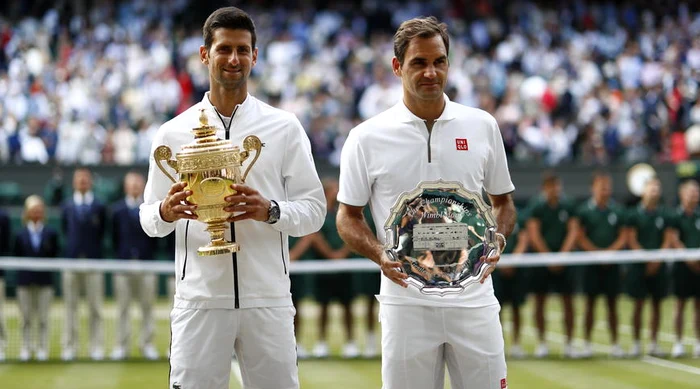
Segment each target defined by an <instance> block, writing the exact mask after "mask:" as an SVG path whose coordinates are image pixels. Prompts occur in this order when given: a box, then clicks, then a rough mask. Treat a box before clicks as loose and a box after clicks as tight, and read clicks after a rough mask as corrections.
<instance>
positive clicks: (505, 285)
mask: <svg viewBox="0 0 700 389" xmlns="http://www.w3.org/2000/svg"><path fill="white" fill-rule="evenodd" d="M517 215H518V222H517V223H516V224H515V227H514V228H513V232H511V236H514V237H516V242H515V244H513V245H506V248H505V249H504V250H503V253H502V254H522V253H524V252H526V251H527V249H528V245H529V239H528V233H527V230H526V229H525V221H526V220H527V211H526V210H519V211H518V213H517ZM524 273H525V272H523V269H518V268H517V267H513V266H499V267H497V268H496V270H494V272H493V273H492V274H491V276H492V277H493V291H494V293H495V294H496V298H497V299H498V301H499V302H500V303H501V306H505V305H510V307H511V310H512V311H511V313H512V323H513V344H512V345H511V346H510V353H509V354H510V356H511V357H512V358H523V357H525V351H523V348H522V346H521V345H520V307H521V306H522V305H523V303H525V296H526V294H527V291H526V287H527V282H526V279H525V274H524ZM502 314H503V310H501V315H502ZM501 321H503V320H501Z"/></svg>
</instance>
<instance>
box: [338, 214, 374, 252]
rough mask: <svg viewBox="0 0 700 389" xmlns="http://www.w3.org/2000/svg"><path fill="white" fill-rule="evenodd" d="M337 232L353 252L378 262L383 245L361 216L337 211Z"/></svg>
mask: <svg viewBox="0 0 700 389" xmlns="http://www.w3.org/2000/svg"><path fill="white" fill-rule="evenodd" d="M337 225H338V233H339V234H340V237H341V238H342V239H343V241H345V244H347V245H348V246H349V247H350V248H351V249H352V250H353V251H354V252H356V253H358V254H360V255H362V256H364V257H367V258H369V259H370V260H372V261H374V262H376V263H377V264H379V261H380V258H381V256H382V253H383V252H384V246H383V245H382V244H381V243H380V242H379V240H378V239H377V237H375V236H374V234H373V233H372V230H371V229H370V228H369V226H368V225H367V223H366V222H365V220H364V219H362V218H357V217H351V216H348V215H345V214H344V212H339V213H338V223H337Z"/></svg>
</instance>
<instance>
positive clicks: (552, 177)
mask: <svg viewBox="0 0 700 389" xmlns="http://www.w3.org/2000/svg"><path fill="white" fill-rule="evenodd" d="M557 183H559V176H557V175H556V174H555V173H554V172H551V171H548V172H545V173H544V174H543V175H542V186H545V185H552V184H557Z"/></svg>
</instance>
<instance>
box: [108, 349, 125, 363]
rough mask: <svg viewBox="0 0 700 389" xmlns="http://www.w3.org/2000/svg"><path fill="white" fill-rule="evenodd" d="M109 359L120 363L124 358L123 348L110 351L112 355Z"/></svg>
mask: <svg viewBox="0 0 700 389" xmlns="http://www.w3.org/2000/svg"><path fill="white" fill-rule="evenodd" d="M110 358H111V359H112V360H113V361H121V360H124V359H125V358H126V350H124V348H123V347H117V348H115V349H114V350H112V354H111V355H110Z"/></svg>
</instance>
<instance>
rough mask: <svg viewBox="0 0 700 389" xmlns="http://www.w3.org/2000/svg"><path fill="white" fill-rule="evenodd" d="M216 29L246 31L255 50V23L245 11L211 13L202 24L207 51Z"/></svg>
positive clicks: (223, 10) (229, 10) (230, 9)
mask: <svg viewBox="0 0 700 389" xmlns="http://www.w3.org/2000/svg"><path fill="white" fill-rule="evenodd" d="M218 28H228V29H231V30H248V31H250V37H251V46H252V48H255V41H256V36H255V23H253V19H251V18H250V15H248V14H247V13H246V12H245V11H243V10H242V9H240V8H236V7H224V8H219V9H217V10H216V11H214V12H212V13H211V15H209V17H208V18H207V21H206V22H204V27H203V28H202V34H203V35H204V46H205V47H206V48H207V50H209V49H211V44H212V42H213V41H214V31H215V30H216V29H218Z"/></svg>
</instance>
